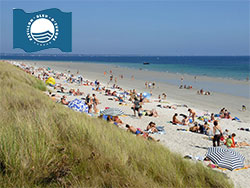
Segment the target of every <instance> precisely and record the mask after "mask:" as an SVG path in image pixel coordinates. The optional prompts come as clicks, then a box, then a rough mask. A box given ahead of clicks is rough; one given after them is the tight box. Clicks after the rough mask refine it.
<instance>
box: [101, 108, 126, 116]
mask: <svg viewBox="0 0 250 188" xmlns="http://www.w3.org/2000/svg"><path fill="white" fill-rule="evenodd" d="M101 113H102V114H103V115H106V116H121V115H123V114H124V112H123V111H122V110H121V109H119V108H108V109H105V110H103V111H102V112H101Z"/></svg>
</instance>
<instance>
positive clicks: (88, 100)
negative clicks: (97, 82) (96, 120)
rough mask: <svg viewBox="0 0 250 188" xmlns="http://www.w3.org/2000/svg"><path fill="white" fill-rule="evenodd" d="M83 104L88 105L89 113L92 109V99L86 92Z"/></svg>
mask: <svg viewBox="0 0 250 188" xmlns="http://www.w3.org/2000/svg"><path fill="white" fill-rule="evenodd" d="M85 104H86V105H87V106H88V113H91V110H92V99H91V96H90V95H89V94H88V95H87V97H86V99H85Z"/></svg>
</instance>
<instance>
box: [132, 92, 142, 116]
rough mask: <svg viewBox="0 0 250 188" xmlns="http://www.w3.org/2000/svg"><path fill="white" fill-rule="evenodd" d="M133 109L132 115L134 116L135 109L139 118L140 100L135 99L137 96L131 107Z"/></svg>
mask: <svg viewBox="0 0 250 188" xmlns="http://www.w3.org/2000/svg"><path fill="white" fill-rule="evenodd" d="M132 108H133V111H134V116H136V111H137V112H138V116H139V117H140V118H141V113H140V110H141V104H140V101H139V100H138V99H137V97H135V98H134V106H133V107H132Z"/></svg>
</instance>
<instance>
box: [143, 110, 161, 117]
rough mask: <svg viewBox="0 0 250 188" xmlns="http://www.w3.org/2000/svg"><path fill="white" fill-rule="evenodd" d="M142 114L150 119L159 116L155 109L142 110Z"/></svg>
mask: <svg viewBox="0 0 250 188" xmlns="http://www.w3.org/2000/svg"><path fill="white" fill-rule="evenodd" d="M144 112H145V116H151V117H158V116H159V115H158V113H157V111H156V109H152V110H144Z"/></svg>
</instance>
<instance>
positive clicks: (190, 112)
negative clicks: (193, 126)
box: [188, 108, 196, 122]
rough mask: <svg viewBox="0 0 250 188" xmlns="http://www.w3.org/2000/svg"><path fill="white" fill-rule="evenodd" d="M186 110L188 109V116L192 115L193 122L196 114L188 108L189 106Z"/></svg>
mask: <svg viewBox="0 0 250 188" xmlns="http://www.w3.org/2000/svg"><path fill="white" fill-rule="evenodd" d="M188 111H189V117H192V120H193V122H194V120H195V116H196V113H195V111H194V110H192V109H190V108H189V109H188Z"/></svg>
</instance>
